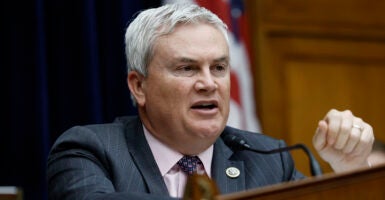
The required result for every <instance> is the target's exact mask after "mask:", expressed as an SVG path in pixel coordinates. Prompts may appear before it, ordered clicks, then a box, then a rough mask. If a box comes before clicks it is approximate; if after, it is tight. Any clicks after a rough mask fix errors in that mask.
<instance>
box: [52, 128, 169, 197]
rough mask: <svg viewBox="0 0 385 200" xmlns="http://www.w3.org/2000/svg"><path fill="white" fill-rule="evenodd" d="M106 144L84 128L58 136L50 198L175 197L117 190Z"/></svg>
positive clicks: (70, 130) (53, 158) (53, 157)
mask: <svg viewBox="0 0 385 200" xmlns="http://www.w3.org/2000/svg"><path fill="white" fill-rule="evenodd" d="M103 149H104V144H103V142H102V141H101V140H100V138H99V137H98V136H96V134H95V133H94V132H93V131H91V130H90V129H87V128H85V127H74V128H72V129H69V130H68V131H66V132H65V133H63V135H62V136H60V137H59V138H58V140H57V141H56V142H55V144H54V146H53V147H52V149H51V152H50V154H49V156H48V162H47V179H48V195H49V199H55V200H77V199H86V200H87V199H90V200H91V199H92V200H98V199H114V200H119V199H133V200H135V199H145V200H151V199H164V200H166V199H173V198H171V197H168V195H167V194H166V195H165V196H163V197H162V196H159V195H156V196H155V195H151V194H148V193H145V192H143V191H135V190H130V189H127V191H116V190H115V186H114V185H113V182H112V177H111V176H112V175H111V173H110V170H111V169H110V168H111V166H109V161H108V157H107V156H106V153H105V151H104V150H103Z"/></svg>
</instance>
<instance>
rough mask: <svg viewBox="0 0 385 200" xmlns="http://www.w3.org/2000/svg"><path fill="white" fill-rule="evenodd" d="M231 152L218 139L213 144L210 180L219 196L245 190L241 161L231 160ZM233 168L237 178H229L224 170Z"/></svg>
mask: <svg viewBox="0 0 385 200" xmlns="http://www.w3.org/2000/svg"><path fill="white" fill-rule="evenodd" d="M232 155H233V151H232V150H231V149H230V148H229V147H227V146H226V145H225V144H224V142H223V141H222V139H221V138H220V137H219V138H218V139H217V141H216V142H215V144H214V154H213V163H212V168H211V174H212V178H213V180H214V181H215V183H216V185H217V186H218V189H219V191H220V193H221V194H226V193H232V192H237V191H242V190H244V189H245V170H244V165H243V161H236V160H231V156H232ZM229 167H235V168H236V169H238V170H239V172H240V174H239V176H237V177H235V178H231V177H230V176H228V175H227V173H226V169H228V168H229Z"/></svg>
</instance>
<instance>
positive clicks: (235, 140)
mask: <svg viewBox="0 0 385 200" xmlns="http://www.w3.org/2000/svg"><path fill="white" fill-rule="evenodd" d="M222 139H223V141H224V142H225V144H226V145H227V146H229V147H230V148H232V149H233V150H235V151H241V150H247V151H253V152H256V153H261V154H273V153H279V152H283V151H291V150H293V149H302V150H303V151H305V153H306V154H307V156H308V157H309V163H310V171H311V174H312V176H320V175H322V169H321V167H320V165H319V163H318V161H317V159H316V158H315V157H314V156H313V154H312V153H311V151H310V150H309V149H308V148H307V147H306V146H305V145H304V144H295V145H293V146H286V147H282V148H277V149H272V150H258V149H253V148H252V147H251V146H250V145H249V144H248V143H247V142H246V141H245V139H244V138H243V137H242V136H241V135H236V134H226V135H224V136H223V137H222Z"/></svg>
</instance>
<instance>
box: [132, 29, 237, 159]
mask: <svg viewBox="0 0 385 200" xmlns="http://www.w3.org/2000/svg"><path fill="white" fill-rule="evenodd" d="M141 87H142V91H143V94H144V95H143V98H141V99H138V104H139V113H140V115H141V118H142V121H143V123H144V124H145V126H146V128H147V129H149V131H150V132H151V133H152V134H153V135H154V136H155V137H156V138H158V139H159V140H160V141H162V142H163V143H165V144H167V145H168V146H171V147H172V148H174V149H176V150H177V151H179V152H181V153H184V154H197V153H200V152H201V151H203V150H205V149H206V148H207V147H208V146H210V145H211V144H213V143H214V141H215V140H216V139H217V137H218V136H219V135H220V133H221V132H222V131H223V129H224V127H225V125H226V121H227V118H228V114H229V100H230V66H229V49H228V45H227V42H226V40H225V38H224V36H223V34H222V32H220V31H219V30H218V29H216V28H214V27H212V26H210V25H207V24H189V25H179V26H177V27H176V28H175V30H174V32H173V33H171V34H169V35H166V36H162V37H160V38H159V39H158V40H157V41H156V43H155V46H154V56H153V58H152V60H151V62H150V64H149V66H148V76H147V77H145V78H143V82H142V84H141Z"/></svg>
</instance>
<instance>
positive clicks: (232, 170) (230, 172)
mask: <svg viewBox="0 0 385 200" xmlns="http://www.w3.org/2000/svg"><path fill="white" fill-rule="evenodd" d="M239 174H241V172H240V171H239V169H237V168H235V167H229V168H227V169H226V175H227V176H228V177H230V178H237V177H238V176H239Z"/></svg>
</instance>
